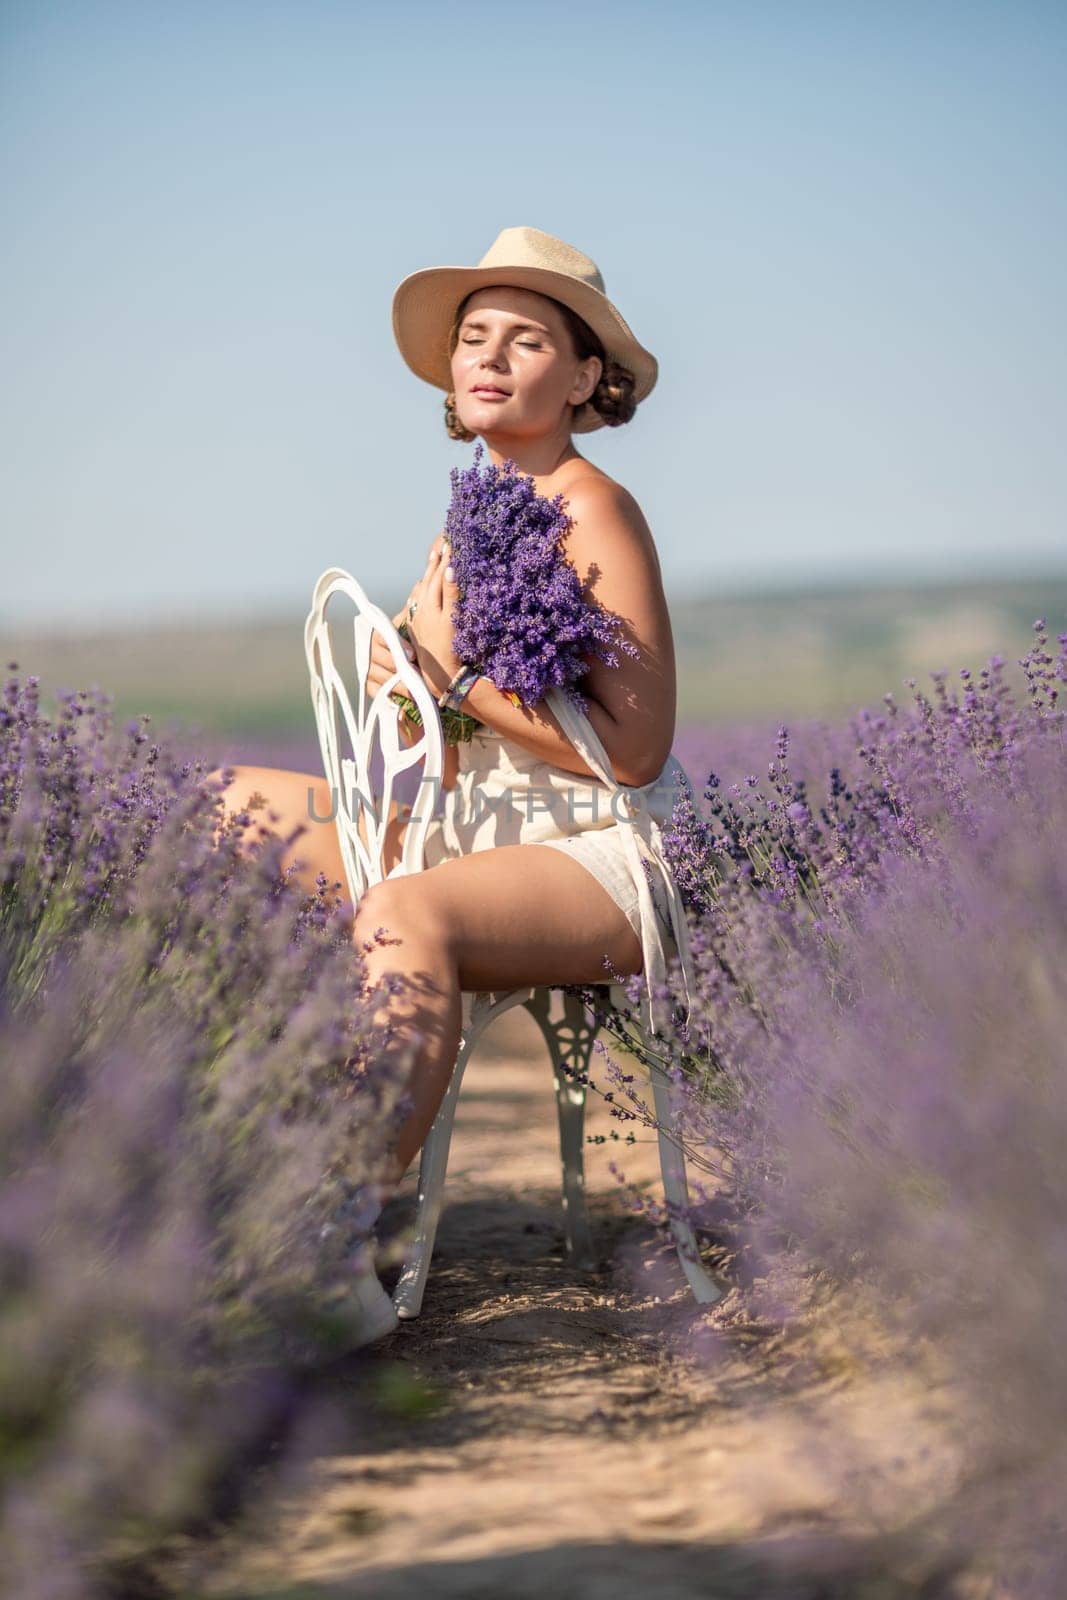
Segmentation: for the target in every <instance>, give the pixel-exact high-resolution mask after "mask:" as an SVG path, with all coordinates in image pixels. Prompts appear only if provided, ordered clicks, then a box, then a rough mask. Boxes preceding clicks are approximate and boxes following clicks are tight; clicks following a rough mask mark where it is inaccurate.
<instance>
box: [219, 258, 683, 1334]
mask: <svg viewBox="0 0 1067 1600" xmlns="http://www.w3.org/2000/svg"><path fill="white" fill-rule="evenodd" d="M393 327H394V332H395V335H396V339H397V343H398V345H399V347H400V350H401V353H402V355H403V356H404V359H405V361H406V362H407V363H408V365H409V366H410V367H411V368H412V370H413V371H414V372H415V373H416V374H417V375H418V376H419V377H421V378H423V379H425V380H426V381H427V382H429V383H432V384H434V385H435V386H436V387H439V388H442V389H444V390H445V391H446V393H447V399H446V401H445V419H446V426H447V429H448V432H449V435H450V437H451V438H454V439H460V440H468V441H469V440H473V439H474V438H477V437H480V438H481V439H482V440H483V441H484V443H485V446H486V449H487V451H488V455H489V459H490V460H491V461H492V462H493V463H494V464H495V465H500V464H502V463H503V462H504V461H505V460H507V459H509V458H510V459H512V460H514V462H515V463H516V465H517V467H518V469H519V471H520V472H522V473H524V474H527V475H530V476H532V478H533V480H534V485H535V487H536V489H537V491H538V493H539V494H541V495H544V496H545V497H546V498H549V499H551V498H552V497H553V496H554V495H556V494H558V493H562V494H563V496H564V498H565V501H566V507H565V509H566V511H567V514H568V515H569V517H570V518H571V527H570V530H569V532H568V534H567V535H566V541H565V551H566V555H567V557H568V559H569V560H570V561H571V562H572V563H573V565H574V567H575V568H576V570H577V572H578V574H579V577H580V578H581V579H582V582H583V585H584V588H585V592H586V595H587V597H589V598H590V599H593V600H596V601H598V602H599V603H600V604H601V605H602V606H604V607H605V608H606V609H607V610H608V611H610V612H614V613H615V614H616V615H617V616H618V617H619V618H620V619H621V620H622V623H623V627H624V633H625V636H626V637H627V638H628V639H630V640H631V642H632V643H633V644H635V645H636V647H637V650H638V652H639V659H637V660H634V659H632V658H630V657H628V656H627V655H626V654H624V653H623V652H619V654H618V659H619V665H618V666H617V667H611V666H608V665H606V664H605V663H604V662H603V661H601V660H600V659H599V658H598V657H596V656H593V655H590V656H589V657H588V658H587V660H588V672H587V674H586V676H584V677H583V679H582V680H581V689H582V692H583V694H584V695H585V697H586V700H587V702H588V706H589V709H588V713H587V716H588V721H587V722H586V721H585V720H584V719H581V718H576V717H575V715H574V714H573V713H570V712H569V706H568V704H567V703H566V702H565V701H564V699H563V698H562V697H561V695H560V692H559V691H558V690H551V691H550V693H549V696H548V697H546V699H545V700H542V701H540V702H539V703H538V704H537V705H535V706H533V707H522V708H520V707H516V706H515V705H514V704H513V703H512V702H511V701H510V700H509V699H508V698H507V697H506V696H505V695H504V694H503V693H502V692H501V691H499V690H498V689H497V688H496V687H495V685H494V684H493V683H492V682H491V681H490V680H488V679H487V678H484V677H479V678H477V679H476V680H475V681H474V683H473V685H471V686H470V687H469V688H465V685H464V682H463V681H461V682H460V684H459V690H460V692H461V693H462V694H463V698H462V700H460V701H459V702H458V703H459V708H460V709H461V710H463V711H464V712H467V713H469V714H470V715H472V716H474V717H476V718H477V719H478V720H479V721H480V722H481V723H482V724H484V729H483V730H482V732H481V733H480V734H478V735H476V736H475V738H474V739H473V740H472V741H471V742H470V744H461V745H459V746H455V747H450V748H449V749H448V753H447V760H446V769H445V778H444V784H445V788H446V790H447V793H446V796H445V802H446V804H445V813H444V816H442V817H438V818H435V819H434V822H433V824H432V825H431V829H430V833H429V837H428V841H427V850H426V864H427V867H428V868H430V869H432V870H427V871H424V872H422V873H419V874H416V875H414V876H410V877H406V876H405V877H397V878H390V879H387V880H386V881H384V882H381V883H378V884H374V885H372V886H371V887H370V888H369V889H368V890H367V892H366V893H365V894H364V896H363V897H362V899H361V900H360V902H359V905H358V906H357V907H356V908H355V921H354V925H353V937H354V938H355V939H356V940H357V941H358V942H359V943H360V944H361V945H363V946H365V947H366V946H367V945H369V946H370V948H369V950H368V954H367V965H368V977H369V978H370V979H371V980H372V981H376V980H378V979H379V978H381V977H382V976H383V975H384V974H385V973H386V972H397V971H400V972H402V973H403V974H404V975H405V977H406V978H407V979H408V980H410V981H409V983H408V984H407V985H405V986H404V987H403V988H402V990H401V992H399V993H398V994H396V995H393V996H391V997H390V1000H389V1003H388V1011H387V1012H384V1013H381V1014H380V1015H379V1017H378V1018H376V1020H377V1021H378V1022H379V1023H384V1022H385V1021H386V1020H392V1022H393V1024H394V1026H395V1027H396V1028H397V1029H398V1032H399V1033H400V1034H401V1035H402V1034H403V1032H404V1029H405V1028H406V1027H414V1028H416V1029H417V1030H418V1032H419V1034H420V1035H421V1044H420V1046H419V1055H418V1057H417V1060H416V1065H415V1070H414V1072H413V1075H412V1080H411V1085H410V1093H411V1096H412V1099H413V1106H412V1109H411V1112H410V1114H409V1116H408V1118H407V1120H406V1122H405V1123H404V1124H403V1126H402V1127H401V1128H400V1130H399V1133H398V1136H397V1138H396V1141H395V1144H394V1146H393V1150H392V1171H391V1182H392V1183H393V1184H395V1183H398V1182H399V1181H400V1179H401V1178H402V1176H403V1175H404V1173H405V1172H406V1170H407V1168H408V1166H409V1164H410V1162H411V1160H412V1158H413V1157H414V1156H415V1154H416V1153H417V1151H418V1150H419V1149H420V1148H421V1146H422V1144H423V1141H424V1140H425V1138H426V1135H427V1133H428V1132H429V1129H430V1126H431V1124H432V1122H433V1119H434V1117H435V1115H436V1113H437V1109H438V1107H439V1105H440V1102H441V1099H442V1097H443V1095H444V1092H445V1089H446V1088H447V1085H448V1080H449V1077H450V1074H451V1070H452V1067H453V1064H454V1062H455V1059H456V1054H457V1051H458V1048H459V1039H460V1028H461V992H462V991H464V990H470V991H481V990H493V991H501V992H506V991H508V990H510V989H514V988H519V987H525V986H526V985H542V984H543V985H554V984H561V983H590V984H594V983H603V982H606V981H610V976H611V975H610V973H609V971H608V968H607V964H606V963H608V962H610V965H611V968H612V969H613V970H614V972H615V973H617V974H620V975H626V974H632V973H639V972H641V971H642V970H644V968H645V965H646V958H647V956H648V954H649V952H650V950H651V951H654V953H655V964H656V966H657V967H658V968H660V970H662V965H663V958H664V955H665V952H666V951H667V950H670V949H672V948H673V950H677V949H678V943H677V941H676V939H675V937H674V935H673V934H672V921H673V926H674V928H675V929H676V930H677V929H678V914H677V906H678V904H679V902H678V900H677V896H676V892H675V891H673V886H672V884H671V883H670V881H669V873H668V870H667V868H666V866H665V864H664V863H663V862H662V860H660V861H659V863H658V867H659V873H658V876H657V873H656V872H655V871H652V872H651V874H650V878H651V884H649V882H648V881H647V880H646V882H645V883H644V884H642V883H641V882H640V881H639V880H640V878H641V877H642V874H643V870H644V869H643V868H642V866H641V864H640V862H641V857H640V855H639V853H638V851H637V848H636V845H635V843H634V839H633V834H634V831H635V830H634V829H633V828H631V826H630V823H629V822H628V821H627V817H628V816H630V815H631V814H632V810H631V808H629V807H628V805H626V804H624V806H623V808H622V810H621V811H620V809H619V807H618V806H617V805H613V804H611V802H612V800H613V798H614V799H615V800H616V801H617V800H618V798H619V790H618V786H619V785H624V786H626V788H627V791H628V795H627V797H626V798H627V800H628V801H629V802H633V803H634V804H636V808H637V812H641V811H644V812H645V813H647V814H649V815H653V816H655V817H658V818H660V819H663V818H666V817H667V816H669V814H670V808H671V804H672V800H673V795H674V792H675V791H674V780H675V775H676V773H678V772H680V770H681V769H680V768H679V767H678V764H677V762H676V761H675V760H674V758H673V757H672V756H671V754H670V751H671V744H672V741H673V737H674V722H675V664H674V647H673V640H672V636H671V627H670V619H669V616H668V611H667V604H666V600H665V598H664V593H663V586H662V581H661V575H660V567H659V561H658V558H657V555H656V549H655V545H654V543H653V539H652V535H651V533H650V531H649V528H648V525H647V523H646V521H645V519H644V517H643V515H642V513H641V510H640V508H639V506H638V505H637V502H636V501H635V500H634V498H633V497H632V495H630V494H629V493H628V492H627V491H626V490H625V489H624V488H622V487H621V486H620V485H619V484H618V483H616V482H615V481H614V480H613V479H612V478H611V477H609V476H608V474H607V473H605V472H602V471H601V470H600V469H599V468H598V467H596V466H594V465H593V464H592V463H591V462H590V461H588V460H586V459H585V457H583V456H582V455H581V454H580V453H579V452H578V450H577V449H576V448H575V446H574V444H573V442H572V434H573V433H587V432H592V431H593V430H594V429H596V428H599V427H603V426H605V425H607V426H611V427H616V426H619V425H621V424H623V423H626V422H628V421H629V420H630V419H631V418H632V416H633V414H634V412H635V409H636V406H637V404H638V402H639V401H640V400H642V399H643V398H645V396H647V394H648V393H649V392H650V390H651V389H652V387H653V386H654V384H655V381H656V376H657V366H656V361H655V359H654V357H652V356H651V355H650V354H649V353H648V352H647V351H646V350H644V349H643V348H642V347H641V346H640V345H639V344H638V343H637V340H636V339H635V338H634V336H633V334H632V333H631V332H630V329H629V328H628V327H627V325H626V323H625V322H624V321H623V319H622V317H621V316H620V315H619V313H618V312H617V311H616V309H615V307H614V306H613V305H612V303H611V302H610V301H609V300H608V299H607V297H606V295H605V294H604V290H603V280H602V278H601V276H600V273H599V271H598V269H597V267H596V264H595V263H594V262H593V261H591V260H590V259H589V257H588V256H585V255H583V254H582V253H581V252H580V251H578V250H575V249H573V248H572V247H571V246H569V245H566V244H564V243H563V242H562V241H561V240H559V239H556V238H554V237H553V236H552V235H550V234H545V233H542V232H541V231H540V230H539V229H536V228H507V229H505V230H504V231H503V232H502V233H501V234H500V235H499V236H498V238H497V239H496V241H495V243H494V244H493V246H492V247H491V249H490V250H489V251H488V252H487V254H486V255H485V256H484V257H483V258H482V261H481V262H479V264H478V266H477V267H473V268H462V267H457V268H449V267H438V268H430V269H427V270H425V271H422V272H417V273H415V274H413V275H412V276H410V277H408V278H406V279H404V281H403V282H402V283H401V284H400V286H399V287H398V289H397V291H396V294H395V297H394V302H393ZM457 596H458V590H457V588H456V585H455V584H454V583H453V582H452V580H451V570H450V568H449V566H448V548H447V543H446V541H445V539H444V536H443V535H442V536H441V537H439V538H438V539H435V540H434V542H433V544H432V545H431V547H430V550H429V555H428V560H427V565H426V569H425V571H424V572H423V574H422V576H421V578H420V579H419V580H418V582H417V583H416V585H415V587H414V589H413V590H412V592H411V595H410V596H409V600H408V603H407V606H406V607H405V609H404V611H402V612H401V613H399V614H398V616H397V617H396V618H395V619H394V623H395V624H396V623H399V622H400V620H401V619H402V618H404V617H406V618H407V620H408V631H409V632H410V634H411V636H412V645H413V647H412V650H411V652H410V653H411V658H412V660H413V661H414V662H415V663H416V664H417V666H418V669H419V671H420V672H421V674H422V676H423V678H424V680H425V682H426V684H427V686H428V687H429V689H430V690H431V691H432V692H433V694H434V696H435V698H437V699H438V700H439V702H443V701H444V700H445V699H446V696H447V694H448V691H449V688H450V685H452V684H453V682H454V680H456V678H457V676H458V675H459V674H460V673H461V670H462V667H463V663H462V662H461V661H460V660H459V658H458V656H457V655H456V654H455V651H454V648H453V643H452V623H451V612H452V608H453V606H454V604H455V601H456V599H457ZM374 646H375V648H374V653H373V657H372V663H371V669H370V675H369V679H368V689H369V692H371V693H377V692H378V691H379V690H380V689H381V687H382V685H383V684H384V683H385V681H386V680H387V679H388V678H389V677H390V675H391V673H392V672H393V665H392V659H391V657H390V655H389V653H388V651H387V649H386V647H385V643H384V641H381V640H379V639H378V638H377V636H376V637H375V641H374ZM549 702H551V704H550V703H549ZM452 703H453V704H454V703H456V702H455V698H454V697H453V700H452ZM553 706H554V707H555V708H556V710H555V711H553V709H552V707H553ZM606 763H610V771H606V770H605V764H606ZM216 776H217V774H216ZM309 789H312V790H314V791H315V806H314V811H315V814H316V815H318V816H320V817H322V816H326V815H330V814H332V808H331V806H330V804H329V795H328V793H327V788H326V783H325V780H324V779H322V778H317V777H315V776H314V775H312V774H308V773H292V772H279V771H277V770H273V769H257V768H251V767H240V768H237V769H236V776H235V778H234V779H233V781H232V783H231V785H230V787H229V789H228V791H227V794H226V800H227V804H228V805H229V806H231V807H233V806H237V807H242V808H243V806H244V805H245V804H246V802H247V800H248V799H249V798H250V797H251V795H252V793H253V791H256V790H258V791H260V792H261V793H262V794H264V795H265V796H266V798H267V800H268V801H269V803H270V805H271V807H272V809H273V810H274V811H275V812H277V813H279V816H280V820H279V824H278V826H279V831H284V832H286V833H289V832H291V831H292V830H293V829H294V828H296V827H297V826H298V825H300V824H305V825H306V823H307V820H308V810H309V808H308V805H307V799H308V790H309ZM502 789H509V790H511V791H512V799H513V804H512V806H511V807H510V808H507V807H500V806H495V805H494V804H493V803H492V798H491V797H490V798H489V799H488V801H487V803H486V804H484V806H480V805H479V802H478V796H477V795H476V793H475V791H476V790H480V791H481V798H482V800H483V801H486V797H487V792H488V791H490V790H491V791H493V794H495V795H499V794H500V791H501V790H502ZM533 789H536V790H538V791H539V793H540V794H541V795H543V796H547V799H542V800H541V802H540V803H539V804H537V805H531V804H526V805H525V806H524V805H523V804H522V800H523V799H526V800H529V798H530V795H529V791H531V790H533ZM516 799H517V801H518V803H514V802H515V801H516ZM461 800H462V801H463V802H465V803H464V804H462V805H461V804H459V802H460V801H461ZM598 802H599V804H598ZM404 826H405V821H404V816H403V813H402V811H401V810H400V809H399V807H398V805H397V804H396V803H394V807H393V813H392V816H391V818H390V821H389V825H388V829H387V836H386V867H387V869H388V867H390V866H392V865H393V864H394V862H395V861H396V860H398V859H399V855H400V851H401V848H402V842H403V828H404ZM637 831H641V830H637ZM643 831H644V833H645V838H646V845H647V843H648V828H647V825H646V826H645V828H644V830H643ZM628 832H629V833H630V838H629V839H627V837H626V835H627V833H628ZM643 854H645V855H647V854H648V851H647V849H646V851H645V852H643ZM289 860H290V861H296V860H299V861H300V862H302V863H303V865H302V867H301V869H300V870H299V871H298V872H297V874H296V876H297V877H298V878H300V880H301V882H302V883H303V884H304V885H305V886H306V887H307V889H308V891H309V892H311V891H312V890H313V889H314V884H315V878H316V874H317V873H319V872H320V871H321V872H325V873H326V875H327V878H328V879H329V880H330V881H331V882H334V881H337V880H340V881H341V882H344V881H345V874H344V869H343V865H342V861H341V856H340V851H339V848H338V844H337V837H336V832H335V829H334V828H333V827H328V828H318V829H311V830H309V832H305V834H304V835H302V836H301V837H300V839H299V840H298V842H297V843H296V844H295V846H293V847H291V850H290V856H289ZM383 927H384V928H385V929H386V930H387V931H388V934H389V942H387V943H385V944H381V943H374V942H372V936H373V934H374V932H375V930H376V929H379V928H383ZM679 937H680V938H682V939H684V934H683V933H681V931H680V930H679ZM396 941H399V942H396ZM368 1295H369V1298H368V1299H367V1305H368V1307H369V1310H370V1314H371V1317H372V1320H374V1318H375V1317H377V1321H378V1325H379V1330H380V1331H381V1332H384V1331H388V1327H389V1326H392V1325H393V1322H394V1321H395V1319H390V1316H389V1311H387V1310H386V1304H387V1303H388V1305H389V1309H390V1310H391V1302H388V1297H387V1296H385V1292H384V1290H382V1289H381V1286H380V1285H377V1284H376V1283H375V1284H374V1285H373V1286H372V1288H371V1289H370V1290H369V1291H368ZM375 1336H376V1335H375Z"/></svg>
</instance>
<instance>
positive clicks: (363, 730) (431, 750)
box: [304, 567, 444, 905]
mask: <svg viewBox="0 0 1067 1600" xmlns="http://www.w3.org/2000/svg"><path fill="white" fill-rule="evenodd" d="M335 596H339V597H341V607H340V609H341V611H342V612H343V611H345V610H347V607H345V606H344V602H345V601H349V602H351V605H352V606H353V607H354V608H355V613H354V615H352V616H350V617H349V619H348V621H347V622H342V621H341V620H340V617H339V616H338V602H337V601H336V600H335V601H334V616H333V617H332V618H328V617H327V615H326V608H327V605H328V604H329V602H330V601H331V599H334V597H335ZM331 630H336V631H331ZM373 633H378V634H379V635H380V636H381V638H382V639H383V640H384V642H385V644H386V646H387V648H388V650H389V652H390V654H391V656H392V658H393V665H394V668H395V675H394V676H393V677H390V678H389V679H388V680H387V681H386V682H385V683H384V684H383V685H382V686H381V688H380V689H379V690H378V692H377V693H376V694H374V695H371V694H369V693H368V692H367V673H368V671H369V669H370V660H371V635H372V634H373ZM343 637H344V638H346V639H349V640H350V641H351V645H352V650H353V655H354V681H353V683H352V688H353V691H354V696H355V704H354V705H353V697H352V695H351V694H350V693H349V684H348V679H349V678H350V677H352V676H353V669H352V668H351V667H350V666H349V665H348V663H347V661H346V660H345V659H344V658H343V657H342V655H341V648H340V647H341V644H342V638H343ZM304 650H305V653H306V655H307V663H308V671H309V673H310V675H311V700H312V705H313V707H314V711H315V725H316V727H317V729H318V735H319V746H320V749H321V751H322V761H323V768H324V770H325V774H326V781H327V782H328V783H329V785H330V790H331V798H332V800H333V804H334V806H335V807H336V821H337V832H338V839H339V843H340V847H341V857H342V860H343V861H344V866H345V871H346V873H347V875H348V889H349V893H350V895H351V897H352V903H353V905H355V904H356V903H357V902H358V901H359V899H360V898H361V896H362V895H363V893H364V891H365V890H366V888H367V886H368V885H369V884H372V883H380V882H381V881H382V879H383V878H385V877H396V876H399V875H401V874H404V873H409V872H421V871H422V868H423V865H424V862H425V844H426V833H427V830H428V828H429V826H430V822H431V821H432V819H433V815H434V808H435V802H436V800H437V798H438V796H439V795H440V792H441V783H442V779H443V775H444V735H443V730H442V727H441V713H440V710H439V709H438V706H437V702H436V700H435V699H434V697H433V695H432V694H431V693H430V691H429V690H428V689H427V687H426V684H425V682H424V680H423V678H422V675H421V674H420V673H419V671H418V669H417V668H416V667H415V666H414V665H413V663H411V662H409V661H408V658H407V656H406V654H405V652H404V646H403V643H402V641H401V639H400V636H399V634H398V633H397V631H396V629H395V628H394V627H393V624H392V620H391V619H390V618H389V617H388V616H386V614H385V612H384V611H382V609H381V608H380V606H376V605H375V604H374V603H373V601H371V600H369V599H368V598H367V595H366V594H365V592H364V590H363V589H362V587H361V586H360V585H359V584H358V583H357V582H356V580H355V578H354V577H353V576H352V574H351V573H350V572H346V571H345V570H344V569H343V568H342V567H329V568H327V570H326V571H325V572H324V573H323V574H322V576H321V577H320V578H319V580H318V582H317V583H316V585H315V589H314V592H313V594H312V600H311V610H310V612H309V613H308V617H307V621H306V622H305V624H304ZM393 689H399V690H401V691H402V692H403V693H404V694H406V695H407V696H408V697H409V698H410V699H412V700H413V701H414V702H415V704H416V706H417V707H418V710H419V714H420V716H421V718H422V727H421V728H420V729H419V736H418V738H417V739H415V740H413V742H412V743H411V744H410V745H405V744H403V743H402V741H401V738H400V728H399V707H398V706H397V704H396V702H395V701H394V700H392V699H390V691H391V690H393ZM376 755H377V756H378V757H380V773H376V772H375V770H374V769H375V756H376ZM409 771H412V772H413V773H415V774H417V776H418V778H419V784H418V790H417V796H416V800H415V804H414V809H413V811H412V815H411V818H410V822H409V824H408V826H407V827H406V828H405V830H404V846H403V853H402V856H401V859H400V860H399V861H398V862H397V863H396V865H395V866H394V867H393V869H392V871H391V872H389V873H386V872H385V870H384V863H383V853H384V849H385V830H386V825H387V823H388V819H389V811H390V805H391V801H392V799H393V790H394V784H395V782H396V780H397V778H398V777H399V776H400V775H401V774H402V773H407V772H409ZM361 818H362V820H363V829H364V834H365V838H363V837H361V836H360V830H359V823H360V819H361Z"/></svg>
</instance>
